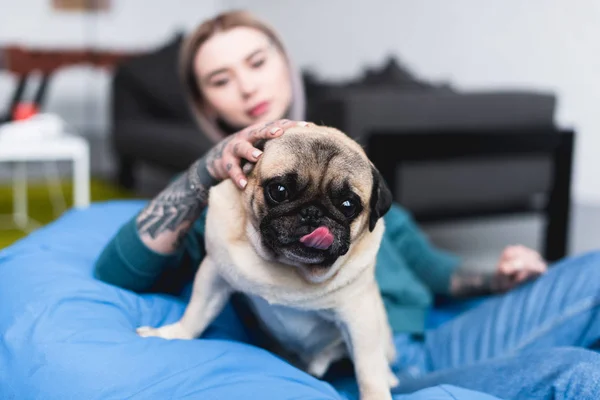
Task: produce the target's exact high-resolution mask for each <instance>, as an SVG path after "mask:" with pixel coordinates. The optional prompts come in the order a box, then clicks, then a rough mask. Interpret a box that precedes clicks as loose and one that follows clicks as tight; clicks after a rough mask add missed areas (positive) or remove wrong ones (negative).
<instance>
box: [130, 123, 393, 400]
mask: <svg viewBox="0 0 600 400" xmlns="http://www.w3.org/2000/svg"><path fill="white" fill-rule="evenodd" d="M263 145H264V153H263V155H262V157H261V158H260V159H259V160H258V162H256V164H254V165H253V166H252V169H251V170H248V184H247V186H246V188H245V190H244V191H240V190H239V189H238V188H237V187H236V186H235V185H234V183H233V182H232V181H231V180H226V181H223V182H221V183H219V184H218V185H216V186H214V187H213V188H212V189H211V190H210V193H209V201H208V210H207V215H206V230H205V231H206V234H205V246H206V253H207V255H206V257H205V258H204V260H203V261H202V263H201V265H200V267H199V269H198V271H197V273H196V276H195V279H194V284H193V292H192V296H191V299H190V302H189V304H188V306H187V308H186V310H185V312H184V315H183V316H182V318H181V319H180V320H179V321H178V322H176V323H174V324H170V325H165V326H162V327H159V328H152V327H141V328H138V330H137V332H138V334H139V335H140V336H144V337H149V336H158V337H162V338H165V339H193V338H198V337H199V336H201V334H202V333H203V331H204V330H205V329H206V328H207V326H208V325H209V324H210V323H211V322H212V321H213V320H214V318H215V317H217V315H218V314H219V313H220V312H221V310H222V309H223V307H224V306H225V304H226V303H227V301H228V299H229V298H230V296H231V295H232V294H233V293H242V294H243V296H244V297H245V298H246V299H247V300H248V303H249V304H251V308H252V309H253V311H254V312H255V314H256V316H257V317H258V318H257V319H258V320H259V321H260V322H261V324H262V325H263V327H264V328H265V329H266V330H267V331H269V332H270V333H271V335H272V336H273V337H275V338H276V339H277V340H278V341H279V343H280V345H281V346H282V347H284V348H285V349H286V351H287V353H289V354H292V355H294V356H295V363H296V365H299V366H300V367H301V368H302V369H304V370H305V371H307V372H308V373H310V374H312V375H314V376H316V377H322V376H323V375H324V374H325V372H326V371H327V369H328V368H329V366H330V365H331V364H332V363H333V362H335V361H338V360H340V359H342V358H345V357H348V358H349V359H350V360H351V361H352V362H353V365H354V370H355V374H356V378H357V382H358V386H359V390H360V394H361V399H364V400H370V399H378V400H380V399H391V398H392V397H391V392H390V388H392V387H394V386H396V385H397V384H398V380H397V378H396V377H395V376H394V374H393V372H392V371H391V368H390V364H391V362H392V361H393V360H394V359H395V357H396V349H395V347H394V343H393V338H392V332H391V328H390V326H389V324H388V319H387V314H386V311H385V308H384V304H383V301H382V298H381V295H380V292H379V288H378V285H377V282H376V280H375V274H374V269H375V261H376V258H377V253H378V250H379V246H380V242H381V239H382V235H383V232H384V229H385V227H384V221H383V219H382V216H383V215H384V214H385V213H386V212H387V211H388V210H389V208H390V207H391V202H392V195H391V193H390V190H389V188H388V187H387V185H386V184H385V182H384V181H383V179H382V177H381V175H380V173H379V172H378V170H377V169H376V168H375V167H374V165H373V164H372V163H371V162H370V160H369V159H368V157H367V155H366V154H365V152H364V150H363V149H362V147H361V146H360V145H359V144H358V143H356V142H355V141H354V140H352V139H351V138H350V137H348V136H347V135H345V134H344V133H343V132H341V131H339V130H337V129H334V128H330V127H325V126H317V125H312V124H310V125H308V126H307V127H294V128H291V129H288V130H286V133H285V134H284V135H282V136H281V137H279V138H275V139H271V140H268V141H266V142H264V143H263Z"/></svg>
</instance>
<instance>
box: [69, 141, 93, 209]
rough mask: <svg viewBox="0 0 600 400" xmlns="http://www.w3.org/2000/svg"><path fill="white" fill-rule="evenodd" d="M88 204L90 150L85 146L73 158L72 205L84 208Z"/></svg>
mask: <svg viewBox="0 0 600 400" xmlns="http://www.w3.org/2000/svg"><path fill="white" fill-rule="evenodd" d="M89 205H90V152H89V148H88V147H87V146H85V147H84V148H83V149H82V151H81V153H80V154H78V155H77V156H76V157H75V158H74V159H73V206H74V207H76V208H85V207H87V206H89Z"/></svg>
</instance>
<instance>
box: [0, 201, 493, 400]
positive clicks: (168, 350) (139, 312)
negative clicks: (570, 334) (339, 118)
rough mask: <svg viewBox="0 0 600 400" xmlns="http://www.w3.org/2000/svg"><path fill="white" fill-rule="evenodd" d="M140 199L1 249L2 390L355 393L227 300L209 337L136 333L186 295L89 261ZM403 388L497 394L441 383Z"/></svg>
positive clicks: (162, 395)
mask: <svg viewBox="0 0 600 400" xmlns="http://www.w3.org/2000/svg"><path fill="white" fill-rule="evenodd" d="M144 204H145V202H143V201H113V202H107V203H96V204H93V205H92V206H91V207H90V208H88V209H85V210H71V211H69V212H68V213H66V214H65V215H64V216H62V217H61V218H60V219H58V220H57V221H55V222H54V223H52V224H50V225H47V226H46V227H44V228H42V229H39V230H37V231H35V232H33V233H32V234H30V235H29V236H28V237H26V238H25V239H23V240H21V241H19V242H17V243H16V244H14V245H12V246H10V247H8V248H6V249H4V250H2V251H0V399H19V400H27V399H44V400H53V399H57V400H67V399H77V400H81V399H86V400H92V399H118V400H122V399H129V398H132V399H137V398H139V399H161V400H163V399H183V398H186V399H187V398H198V399H203V400H210V399H215V400H216V399H219V400H223V399H265V400H266V399H282V400H285V399H340V400H343V399H347V400H348V399H351V398H355V397H356V393H348V392H341V391H336V390H335V389H334V387H333V386H332V385H330V384H329V383H327V382H324V381H321V380H318V379H315V378H313V377H311V376H309V375H308V374H306V373H304V372H302V371H300V370H298V369H296V368H294V367H292V366H290V365H289V364H287V363H286V362H284V361H283V360H281V359H279V358H278V357H276V356H274V355H273V354H270V353H268V352H266V351H265V350H262V349H260V348H258V347H255V346H252V345H251V344H250V343H248V338H247V337H246V332H245V330H244V327H243V326H242V325H241V324H240V322H239V320H238V319H237V316H236V315H235V314H234V312H233V309H232V308H230V307H228V308H226V309H225V310H224V311H223V313H222V314H221V315H220V317H219V318H218V319H217V320H216V321H215V322H214V323H213V324H212V325H211V327H210V329H209V330H208V331H207V332H206V334H205V335H204V336H203V337H202V339H198V340H194V341H178V340H176V341H167V340H162V339H159V338H140V337H138V336H137V335H136V333H135V328H136V327H138V326H140V325H161V324H165V323H170V322H173V321H175V320H177V319H178V318H179V317H180V316H181V314H182V313H183V311H184V308H185V304H186V303H185V298H176V297H173V296H168V295H161V294H145V295H139V294H136V293H133V292H131V291H128V290H124V289H121V288H118V287H115V286H111V285H109V284H106V283H103V282H100V281H98V280H96V279H94V277H93V274H92V271H93V265H94V261H95V259H96V257H97V256H98V255H99V254H100V251H101V249H102V248H103V246H104V245H105V244H106V243H107V242H108V241H109V240H110V238H111V237H112V236H113V235H114V234H115V232H116V231H117V230H118V228H119V227H120V226H121V225H122V224H123V223H124V222H125V221H126V220H128V219H129V218H131V217H132V216H133V215H134V214H135V213H137V212H138V211H139V210H140V208H141V207H142V206H143V205H144ZM450 317H451V315H446V316H445V317H443V318H442V320H443V319H444V318H450ZM437 322H438V323H439V322H441V320H438V321H437ZM400 399H405V400H421V399H428V400H430V399H440V400H441V399H444V400H446V399H455V400H456V399H458V400H471V399H490V400H491V399H494V397H492V396H488V395H484V394H482V393H475V392H472V391H468V390H464V389H461V388H457V387H453V386H438V387H433V388H429V389H426V390H422V391H420V392H417V393H412V394H408V395H396V396H395V400H400Z"/></svg>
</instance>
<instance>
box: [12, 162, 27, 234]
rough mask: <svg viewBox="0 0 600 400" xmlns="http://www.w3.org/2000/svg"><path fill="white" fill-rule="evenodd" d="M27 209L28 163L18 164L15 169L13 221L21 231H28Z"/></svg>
mask: <svg viewBox="0 0 600 400" xmlns="http://www.w3.org/2000/svg"><path fill="white" fill-rule="evenodd" d="M27 208H28V207H27V163H26V162H24V161H23V162H16V163H15V164H14V168H13V221H14V223H15V224H16V225H17V226H18V227H19V228H21V229H26V228H27V224H28V222H29V217H28V215H27Z"/></svg>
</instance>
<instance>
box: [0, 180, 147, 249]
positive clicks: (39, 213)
mask: <svg viewBox="0 0 600 400" xmlns="http://www.w3.org/2000/svg"><path fill="white" fill-rule="evenodd" d="M62 190H63V194H64V196H65V201H66V206H67V208H69V207H71V206H72V204H73V185H72V182H71V181H70V180H68V181H67V180H65V181H64V182H63V183H62ZM27 193H28V196H29V198H28V201H29V206H28V208H29V211H28V214H29V216H30V217H31V218H32V219H34V220H35V221H37V222H39V223H41V224H47V223H49V222H52V221H53V220H55V219H56V217H57V216H55V215H54V213H53V210H52V203H51V202H50V195H49V192H48V188H47V186H46V184H45V183H44V182H35V181H30V182H28V191H27ZM12 197H13V195H12V187H11V186H10V184H5V185H0V215H2V222H1V223H2V224H5V223H6V221H7V218H8V217H6V216H7V215H9V214H11V213H12V209H13V205H12ZM131 198H135V196H134V195H133V193H130V192H127V191H125V190H123V189H120V188H119V187H117V186H116V185H114V184H111V183H110V182H107V181H104V180H102V179H98V178H92V180H91V181H90V199H91V201H92V202H96V201H107V200H116V199H131ZM1 228H2V229H0V249H2V248H4V247H6V246H9V245H10V244H12V243H14V242H15V241H17V240H19V239H21V238H23V237H24V236H25V235H27V232H23V231H21V230H19V229H16V227H15V229H12V228H11V227H10V226H9V227H5V226H2V227H1ZM6 228H9V229H6Z"/></svg>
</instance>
